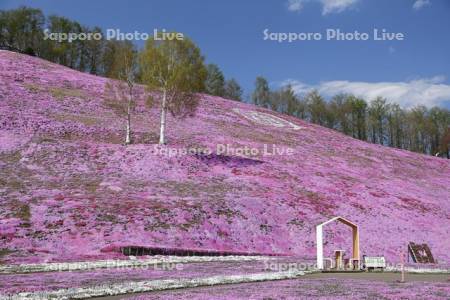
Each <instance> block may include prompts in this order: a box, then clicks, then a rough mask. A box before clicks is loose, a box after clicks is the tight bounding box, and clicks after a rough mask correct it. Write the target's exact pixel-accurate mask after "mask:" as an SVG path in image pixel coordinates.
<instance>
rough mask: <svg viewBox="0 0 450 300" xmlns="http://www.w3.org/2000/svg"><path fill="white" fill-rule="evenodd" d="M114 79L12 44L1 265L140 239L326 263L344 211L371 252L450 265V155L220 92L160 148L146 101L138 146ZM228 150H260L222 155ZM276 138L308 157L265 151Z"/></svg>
mask: <svg viewBox="0 0 450 300" xmlns="http://www.w3.org/2000/svg"><path fill="white" fill-rule="evenodd" d="M106 82H107V79H105V78H101V77H97V76H93V75H89V74H83V73H79V72H77V71H74V70H71V69H69V68H65V67H62V66H59V65H55V64H51V63H48V62H46V61H44V60H41V59H37V58H33V57H28V56H24V55H19V54H16V53H11V52H7V51H0V83H1V84H0V104H1V105H0V142H1V146H0V168H1V172H0V201H1V206H0V250H1V251H0V253H1V255H0V261H3V262H5V263H21V262H41V261H63V260H82V259H96V258H111V257H120V255H121V254H120V253H116V252H111V251H109V252H108V251H107V252H105V251H102V249H107V248H108V247H112V248H114V249H117V247H120V246H126V245H140V246H149V247H168V248H195V249H212V250H218V251H238V252H264V253H266V252H267V253H290V254H297V255H304V256H309V257H311V258H313V257H314V255H315V242H314V241H315V226H316V225H317V224H319V223H321V222H323V221H325V220H327V219H328V218H330V217H332V216H335V215H341V216H344V217H346V218H348V219H350V220H352V221H354V222H356V223H357V224H358V225H359V226H360V230H361V250H362V254H367V255H384V256H386V257H387V258H388V260H389V261H392V262H395V261H398V257H399V255H398V252H399V249H402V250H403V251H404V250H406V245H407V243H408V242H409V241H413V242H416V243H428V244H429V245H430V247H431V250H432V252H433V254H434V256H435V257H436V258H437V259H438V261H439V262H443V263H445V262H448V260H449V258H450V254H449V251H448V250H449V248H450V247H449V242H448V236H449V230H450V201H449V200H450V179H449V176H448V174H450V161H449V160H444V159H440V158H435V157H429V156H425V155H420V154H415V153H411V152H408V151H402V150H395V149H391V148H387V147H382V146H379V145H373V144H368V143H365V142H362V141H358V140H355V139H352V138H350V137H347V136H344V135H342V134H340V133H337V132H335V131H332V130H329V129H325V128H322V127H320V126H316V125H312V124H308V123H305V122H303V121H301V120H298V119H296V118H293V117H288V116H283V115H279V114H277V113H275V112H271V111H268V110H265V109H262V108H257V107H254V106H252V105H248V104H244V103H239V102H236V101H229V100H226V99H223V98H220V97H213V96H208V95H202V96H201V97H202V99H201V101H200V106H199V108H198V110H197V113H196V115H195V117H193V118H186V119H182V120H180V119H175V118H172V117H170V116H169V120H168V124H169V126H168V130H167V138H168V145H166V146H156V143H157V140H158V122H159V119H158V116H159V106H158V101H156V103H155V105H154V106H153V108H152V109H148V108H146V105H145V103H144V100H143V99H144V98H145V97H141V98H142V99H141V98H140V100H139V103H138V105H137V112H136V114H135V115H134V116H133V120H132V124H133V129H134V131H135V134H134V138H135V142H136V143H135V144H134V145H130V146H127V147H126V146H123V145H122V142H123V134H124V123H123V120H122V119H120V118H119V117H118V116H116V115H114V113H113V112H112V110H111V109H110V108H108V107H107V106H106V105H105V100H106V99H105V97H104V89H105V83H106ZM139 89H140V92H141V93H146V92H145V90H144V88H143V87H139ZM235 108H237V109H238V110H233V109H235ZM246 111H258V112H260V113H262V116H264V118H268V116H270V115H276V116H278V117H280V118H283V119H284V120H286V121H289V122H291V123H293V124H296V125H298V126H301V129H293V128H292V127H289V126H285V127H276V126H271V125H270V124H269V125H268V124H267V122H263V123H264V124H263V123H258V122H257V121H255V120H251V119H248V118H247V117H245V116H244V115H242V113H241V112H246ZM220 145H228V146H229V148H231V149H236V148H243V147H250V148H256V149H258V150H259V153H258V154H257V155H256V156H251V157H243V156H242V155H238V154H233V153H231V154H230V153H216V150H217V148H218V146H220ZM274 146H275V147H276V148H277V149H287V148H289V149H292V151H293V153H294V154H293V155H286V154H277V153H272V152H270V151H269V152H270V153H265V152H264V149H265V147H266V148H267V149H269V150H270V149H273V147H274ZM186 149H210V150H212V152H213V154H192V153H187V154H183V153H182V152H183V150H186ZM177 151H178V152H180V153H181V154H177V155H171V154H170V153H174V152H177ZM325 238H326V244H325V252H326V253H325V255H326V256H330V255H331V254H332V251H333V249H337V248H343V249H345V250H347V255H349V253H350V249H349V245H350V238H351V235H350V233H349V229H348V228H346V227H345V226H341V225H336V226H334V225H330V226H328V227H327V228H326V230H325Z"/></svg>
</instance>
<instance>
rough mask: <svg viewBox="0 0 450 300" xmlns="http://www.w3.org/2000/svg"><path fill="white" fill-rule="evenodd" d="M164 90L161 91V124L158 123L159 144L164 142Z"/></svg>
mask: <svg viewBox="0 0 450 300" xmlns="http://www.w3.org/2000/svg"><path fill="white" fill-rule="evenodd" d="M166 106H167V103H166V90H165V89H164V91H163V100H162V105H161V124H160V132H159V144H160V145H163V144H165V143H166V141H165V136H164V132H165V130H166Z"/></svg>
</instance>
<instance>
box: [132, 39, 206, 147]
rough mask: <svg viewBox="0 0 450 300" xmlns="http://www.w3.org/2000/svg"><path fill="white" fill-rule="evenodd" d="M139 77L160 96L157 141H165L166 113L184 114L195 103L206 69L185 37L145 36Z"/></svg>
mask: <svg viewBox="0 0 450 300" xmlns="http://www.w3.org/2000/svg"><path fill="white" fill-rule="evenodd" d="M140 59H141V64H140V66H141V71H142V79H143V81H144V83H145V84H147V86H148V88H149V89H150V90H152V91H159V92H160V97H161V121H160V136H159V143H160V144H165V142H166V140H165V130H166V114H167V111H169V112H170V113H171V114H172V115H173V116H180V117H185V116H188V115H192V114H193V113H194V112H195V109H196V108H197V105H198V95H197V94H196V93H197V92H200V91H203V90H204V83H205V79H206V74H207V72H206V69H205V66H204V64H203V57H202V55H201V54H200V49H199V48H198V47H197V46H195V44H194V43H193V42H192V41H191V40H189V39H188V38H186V37H185V38H184V39H183V40H178V39H174V40H167V39H166V40H162V41H161V40H155V39H149V40H148V41H147V44H146V46H145V49H144V50H143V52H142V55H141V57H140Z"/></svg>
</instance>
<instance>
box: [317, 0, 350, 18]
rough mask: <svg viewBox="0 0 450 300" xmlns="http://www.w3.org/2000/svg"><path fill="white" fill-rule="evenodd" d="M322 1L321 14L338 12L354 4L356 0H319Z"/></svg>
mask: <svg viewBox="0 0 450 300" xmlns="http://www.w3.org/2000/svg"><path fill="white" fill-rule="evenodd" d="M320 2H322V5H323V8H322V15H327V14H329V13H340V12H343V11H344V10H346V9H348V8H350V7H352V6H353V5H355V3H356V2H358V0H320Z"/></svg>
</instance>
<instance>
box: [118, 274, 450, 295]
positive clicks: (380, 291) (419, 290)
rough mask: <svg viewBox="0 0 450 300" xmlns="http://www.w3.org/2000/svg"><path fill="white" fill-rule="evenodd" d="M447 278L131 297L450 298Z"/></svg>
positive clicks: (281, 284)
mask: <svg viewBox="0 0 450 300" xmlns="http://www.w3.org/2000/svg"><path fill="white" fill-rule="evenodd" d="M449 297H450V285H449V284H448V282H421V281H413V282H406V283H396V282H386V281H369V280H357V279H354V280H348V279H345V280H342V279H335V278H327V279H306V278H300V279H297V280H281V281H271V282H259V283H244V284H236V285H222V286H214V287H203V288H195V289H183V290H172V291H163V292H157V293H148V294H143V295H137V296H131V297H128V298H126V299H128V300H146V299H148V300H150V299H152V300H164V299H192V300H206V299H227V300H237V299H245V300H247V299H286V300H287V299H296V300H297V299H321V300H326V299H346V300H347V299H350V300H363V299H364V300H369V299H370V300H380V299H382V300H400V299H402V300H409V299H427V300H437V299H441V300H444V299H448V298H449Z"/></svg>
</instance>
